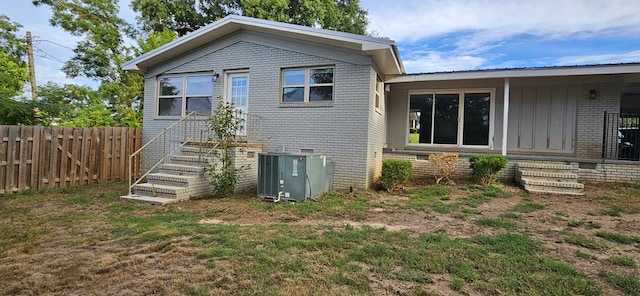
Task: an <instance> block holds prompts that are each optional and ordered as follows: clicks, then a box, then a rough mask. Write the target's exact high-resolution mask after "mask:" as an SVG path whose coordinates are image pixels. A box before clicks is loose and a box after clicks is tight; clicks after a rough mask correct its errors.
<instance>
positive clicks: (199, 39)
mask: <svg viewBox="0 0 640 296" xmlns="http://www.w3.org/2000/svg"><path fill="white" fill-rule="evenodd" d="M239 30H249V31H256V32H265V33H272V34H277V35H279V36H286V37H290V38H293V39H300V40H306V41H315V42H320V43H323V44H328V45H332V46H338V47H344V48H349V49H354V50H360V51H363V52H365V54H367V55H369V56H371V57H372V58H373V59H374V61H376V63H378V64H381V66H382V67H383V71H385V72H386V73H384V74H385V75H398V74H402V73H404V66H403V65H402V61H401V60H400V58H399V55H398V49H397V47H396V45H395V42H394V41H392V40H388V39H382V38H374V37H369V36H363V35H357V34H350V33H344V32H337V31H332V30H324V29H317V28H311V27H305V26H300V25H292V24H286V23H280V22H274V21H268V20H262V19H256V18H250V17H244V16H238V15H229V16H227V17H225V18H223V19H221V20H219V21H216V22H213V23H211V24H209V25H207V26H205V27H202V28H200V29H198V30H196V31H194V32H192V33H190V34H187V35H186V36H183V37H180V38H178V39H176V40H174V41H172V42H169V43H167V44H165V45H163V46H161V47H158V48H156V49H154V50H152V51H149V52H147V53H145V54H143V55H141V56H138V57H136V58H134V59H132V60H130V61H127V62H125V63H124V64H123V65H122V69H123V70H128V71H136V72H146V69H147V68H150V67H153V66H155V65H157V64H160V63H162V62H164V61H166V60H168V59H171V58H174V57H176V56H179V55H182V54H185V53H187V52H188V51H190V50H192V49H194V48H197V47H199V46H202V45H205V44H207V43H209V42H211V41H213V40H216V39H219V38H222V37H224V36H226V35H229V34H231V33H233V32H236V31H239ZM380 54H382V55H384V56H386V59H395V61H394V62H389V61H384V62H382V61H378V60H377V59H380V57H381V55H380Z"/></svg>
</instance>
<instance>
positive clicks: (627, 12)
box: [362, 0, 640, 43]
mask: <svg viewBox="0 0 640 296" xmlns="http://www.w3.org/2000/svg"><path fill="white" fill-rule="evenodd" d="M362 5H363V6H364V7H365V8H368V10H369V19H370V28H371V29H372V30H375V31H377V32H379V34H380V35H382V36H387V37H389V38H391V39H394V40H396V41H398V42H410V43H411V42H416V41H419V40H422V39H425V38H431V37H438V36H442V35H445V34H451V33H461V32H463V33H464V32H466V33H467V34H470V33H471V34H473V35H474V37H476V38H478V39H477V40H475V41H476V42H477V41H481V43H488V42H490V41H498V40H500V39H502V38H506V37H509V36H514V35H518V34H532V35H535V36H544V37H547V38H562V37H565V36H571V35H573V34H579V33H580V34H582V33H602V32H608V33H611V32H612V31H615V32H617V33H620V32H619V31H622V32H624V31H632V32H639V31H640V29H639V28H640V18H638V17H637V16H638V15H640V5H638V2H637V0H589V1H584V0H520V1H512V0H492V1H478V0H447V1H443V0H430V1H413V0H405V1H393V2H389V1H386V0H363V1H362Z"/></svg>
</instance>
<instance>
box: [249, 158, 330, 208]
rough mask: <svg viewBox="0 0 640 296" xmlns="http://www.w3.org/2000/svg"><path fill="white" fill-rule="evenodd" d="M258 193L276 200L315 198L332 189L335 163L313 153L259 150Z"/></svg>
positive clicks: (262, 196) (260, 195)
mask: <svg viewBox="0 0 640 296" xmlns="http://www.w3.org/2000/svg"><path fill="white" fill-rule="evenodd" d="M258 157H259V159H258V196H259V197H261V198H264V199H270V200H273V201H280V200H288V201H304V200H307V199H309V198H310V199H315V198H317V197H318V196H320V195H321V194H322V193H324V192H326V191H328V190H330V189H331V188H330V187H331V183H332V179H333V178H332V175H333V167H332V164H328V163H327V157H326V156H325V155H323V154H314V153H297V154H292V153H260V154H259V155H258Z"/></svg>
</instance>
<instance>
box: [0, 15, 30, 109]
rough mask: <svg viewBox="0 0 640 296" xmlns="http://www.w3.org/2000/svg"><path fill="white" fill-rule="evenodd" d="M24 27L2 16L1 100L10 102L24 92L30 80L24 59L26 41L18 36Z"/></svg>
mask: <svg viewBox="0 0 640 296" xmlns="http://www.w3.org/2000/svg"><path fill="white" fill-rule="evenodd" d="M21 27H22V26H21V25H20V24H18V23H14V22H11V20H10V19H9V17H7V16H6V15H0V99H1V100H8V99H11V98H14V97H16V96H17V95H19V94H20V93H21V92H22V88H23V86H24V84H25V82H26V81H27V79H28V76H27V64H26V63H25V62H24V60H23V58H24V56H25V53H26V41H25V40H24V38H20V37H18V36H17V35H16V33H17V32H18V30H19V29H20V28H21Z"/></svg>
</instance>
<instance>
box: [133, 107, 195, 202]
mask: <svg viewBox="0 0 640 296" xmlns="http://www.w3.org/2000/svg"><path fill="white" fill-rule="evenodd" d="M197 116H198V114H197V112H196V111H192V112H191V113H189V114H187V115H185V116H184V117H182V118H180V119H179V120H178V121H176V122H174V123H172V124H171V125H169V126H168V127H166V128H164V129H163V130H162V132H161V133H159V134H158V135H156V136H155V137H153V138H152V139H151V140H149V142H147V143H146V144H144V145H142V147H140V149H138V150H136V151H135V152H133V153H131V155H129V178H128V179H129V195H131V193H132V189H133V186H135V185H137V184H139V183H140V182H141V181H142V180H143V179H144V178H145V177H147V175H149V174H150V173H151V172H152V171H153V170H154V169H155V168H156V167H158V166H159V165H160V164H162V163H164V162H166V160H167V157H168V156H169V155H171V154H172V153H173V152H175V151H176V150H178V149H180V148H181V147H182V146H184V145H185V144H186V143H187V141H188V140H189V138H190V140H192V141H194V140H195V139H196V127H197V120H198V119H197ZM190 125H191V126H190ZM178 127H182V128H183V129H182V141H181V143H180V144H179V145H178V147H176V148H174V149H172V150H171V151H168V152H167V134H168V133H170V132H173V131H175V130H176V129H177V128H178ZM190 127H192V129H191V133H189V128H190ZM189 136H190V137H189ZM160 140H162V141H163V144H162V148H163V149H162V157H161V158H160V159H159V160H158V161H157V162H156V163H155V164H154V165H152V166H151V167H150V168H149V169H148V170H147V171H146V172H145V173H144V174H142V175H141V176H139V177H136V180H135V181H133V179H134V177H133V172H132V164H133V159H134V157H140V154H142V151H144V150H145V149H146V148H148V147H150V146H151V145H154V146H155V145H156V144H157V143H158V142H159V141H160Z"/></svg>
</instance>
